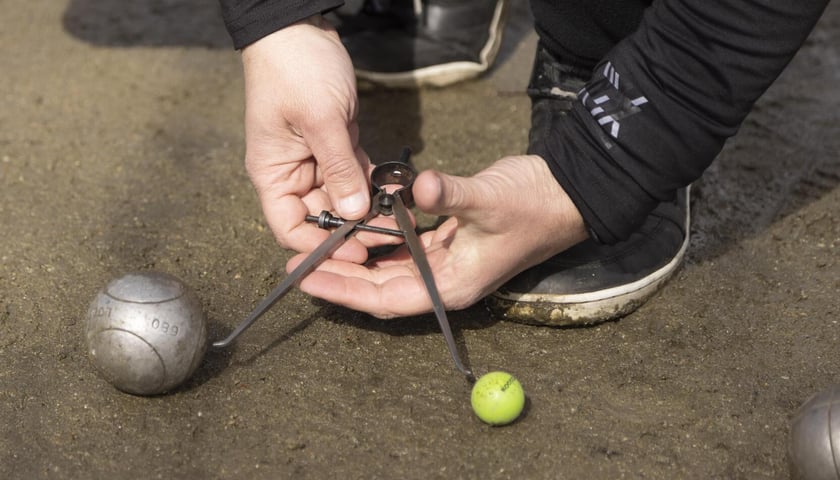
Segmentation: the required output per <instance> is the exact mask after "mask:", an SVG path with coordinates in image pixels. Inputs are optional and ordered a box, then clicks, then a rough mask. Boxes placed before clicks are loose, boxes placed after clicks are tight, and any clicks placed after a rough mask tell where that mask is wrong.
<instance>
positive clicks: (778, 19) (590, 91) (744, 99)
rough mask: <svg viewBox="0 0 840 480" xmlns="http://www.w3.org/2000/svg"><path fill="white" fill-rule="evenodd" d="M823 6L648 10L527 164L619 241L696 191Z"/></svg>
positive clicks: (775, 2)
mask: <svg viewBox="0 0 840 480" xmlns="http://www.w3.org/2000/svg"><path fill="white" fill-rule="evenodd" d="M827 4H828V0H799V1H796V2H793V1H790V2H788V1H779V0H725V1H724V0H720V1H714V2H705V1H693V0H662V1H655V2H654V3H653V5H652V6H651V7H650V8H648V9H647V11H646V12H645V14H644V17H643V19H642V22H641V24H640V26H639V28H638V29H637V30H636V31H635V32H634V33H632V34H631V35H630V36H628V37H626V38H625V39H624V40H622V41H621V42H619V43H618V44H617V45H616V47H615V48H613V49H612V50H611V51H610V52H609V53H608V54H607V55H606V57H605V58H604V59H603V61H602V62H601V63H600V64H599V65H598V66H597V67H596V68H595V70H594V73H593V76H592V78H591V80H590V82H589V83H588V84H587V85H586V87H585V88H584V89H583V90H581V92H580V93H579V96H578V101H577V102H575V105H574V108H573V111H572V112H571V114H570V115H567V116H565V117H562V118H560V119H559V120H558V121H557V122H556V123H555V124H554V125H553V126H552V128H553V130H552V134H551V135H549V136H548V140H547V141H546V142H545V144H544V145H541V146H540V147H538V148H537V149H536V151H535V153H538V154H540V155H541V156H543V158H545V159H546V161H547V162H548V164H549V166H550V168H551V171H552V173H553V174H554V176H555V177H556V178H557V180H558V181H559V182H560V184H561V185H562V186H563V187H564V189H565V190H566V191H567V192H568V193H569V195H570V196H571V198H572V200H573V201H574V203H575V205H576V206H577V207H578V209H579V210H580V212H581V214H582V215H583V218H584V220H585V221H586V223H587V226H588V228H589V230H590V232H591V233H592V234H593V236H594V237H596V239H597V240H599V241H601V242H604V243H614V242H617V241H620V240H622V239H625V238H627V237H628V236H629V235H630V234H631V233H632V232H633V231H634V230H635V229H636V228H637V227H638V226H639V225H640V224H641V223H642V221H643V220H644V218H645V217H646V216H647V215H648V213H649V212H650V211H651V210H652V209H653V208H654V207H655V206H656V205H657V204H658V203H659V202H661V201H665V200H668V199H671V198H673V195H674V191H675V190H676V189H678V188H680V187H682V186H685V185H688V184H689V183H691V182H693V181H695V180H697V179H698V178H699V177H700V176H701V174H702V173H703V171H704V170H705V169H706V168H707V167H708V166H709V164H710V163H711V162H712V161H713V160H714V158H715V157H716V156H717V154H718V153H719V152H720V150H721V149H722V148H723V144H724V142H725V141H726V139H727V138H729V137H731V136H733V135H735V133H736V132H737V131H738V128H739V127H740V125H741V123H742V122H743V120H744V118H745V117H746V115H747V114H748V113H749V111H750V110H751V109H752V106H753V104H754V103H755V102H756V100H757V99H758V98H759V97H760V96H761V95H762V94H763V93H764V91H765V90H766V89H767V88H768V87H769V86H770V84H771V83H772V82H773V81H774V80H775V79H776V78H777V77H778V75H779V74H780V73H781V72H782V70H783V69H784V68H785V66H786V65H787V64H788V62H789V61H790V60H791V58H793V56H794V54H795V53H796V52H797V51H798V49H799V48H800V46H801V45H802V43H803V42H804V41H805V39H806V37H807V36H808V34H809V32H810V31H811V30H812V29H813V27H814V25H815V24H816V22H817V20H818V19H819V17H820V15H821V14H822V12H823V10H824V9H825V6H826V5H827Z"/></svg>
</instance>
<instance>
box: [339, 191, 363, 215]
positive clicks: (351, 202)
mask: <svg viewBox="0 0 840 480" xmlns="http://www.w3.org/2000/svg"><path fill="white" fill-rule="evenodd" d="M368 201H369V198H368V197H367V196H365V194H363V193H358V194H355V195H351V196H349V197H344V198H342V199H341V200H339V201H338V212H339V214H341V216H342V217H356V216H358V215H359V214H361V213H363V212H364V211H365V210H366V209H367V207H368V205H367V202H368Z"/></svg>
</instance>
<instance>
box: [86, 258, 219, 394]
mask: <svg viewBox="0 0 840 480" xmlns="http://www.w3.org/2000/svg"><path fill="white" fill-rule="evenodd" d="M85 323H86V325H85V334H86V335H85V337H86V340H87V347H88V352H89V357H90V360H91V363H93V365H94V366H95V367H96V368H97V370H98V371H99V373H100V374H101V375H102V376H103V377H105V379H106V380H108V382H110V383H111V384H112V385H114V386H115V387H117V388H118V389H120V390H122V391H124V392H127V393H132V394H136V395H155V394H159V393H164V392H166V391H168V390H171V389H172V388H175V387H177V386H178V385H180V384H181V383H182V382H183V381H184V380H186V379H187V377H189V376H190V375H191V374H192V373H193V372H194V371H195V369H196V368H197V367H198V365H199V363H201V360H202V358H203V357H204V352H205V351H206V349H207V327H206V322H205V319H204V314H203V313H202V311H201V303H200V302H199V300H198V298H197V297H196V296H195V294H194V293H193V292H192V290H190V289H189V288H188V287H187V286H186V285H184V284H183V283H182V282H181V281H180V280H178V279H177V278H175V277H172V276H170V275H166V274H163V273H156V272H135V273H129V274H126V275H124V276H123V277H120V278H118V279H116V280H113V281H111V282H110V283H108V285H107V286H105V288H104V289H102V290H100V291H99V293H97V294H96V297H95V298H94V299H93V302H91V304H90V309H89V310H88V314H87V321H86V322H85Z"/></svg>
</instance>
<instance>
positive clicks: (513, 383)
mask: <svg viewBox="0 0 840 480" xmlns="http://www.w3.org/2000/svg"><path fill="white" fill-rule="evenodd" d="M470 402H471V403H472V408H473V411H474V412H475V414H476V415H478V418H480V419H481V420H482V421H484V422H485V423H489V424H490V425H507V424H509V423H511V422H513V421H514V420H516V419H517V418H519V415H520V414H521V413H522V409H523V408H524V407H525V391H524V390H523V389H522V384H520V383H519V380H517V379H516V377H514V376H513V375H511V374H509V373H506V372H490V373H488V374H486V375H483V376H482V377H481V378H479V379H478V381H477V382H475V385H473V388H472V395H470Z"/></svg>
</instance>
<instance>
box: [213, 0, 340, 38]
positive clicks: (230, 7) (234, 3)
mask: <svg viewBox="0 0 840 480" xmlns="http://www.w3.org/2000/svg"><path fill="white" fill-rule="evenodd" d="M219 1H220V3H221V5H222V18H223V19H224V21H225V26H226V27H227V30H228V33H230V37H231V38H232V39H233V46H234V48H236V49H240V48H243V47H246V46H248V45H249V44H251V43H253V42H256V41H257V40H259V39H260V38H262V37H264V36H266V35H269V34H271V33H274V32H276V31H277V30H280V29H281V28H283V27H286V26H288V25H291V24H293V23H295V22H297V21H299V20H303V19H304V18H306V17H311V16H312V15H315V14H317V13H322V12H326V11H329V10H332V9H334V8H336V7H339V6H341V5H342V4H343V3H344V2H343V1H342V0H219Z"/></svg>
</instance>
